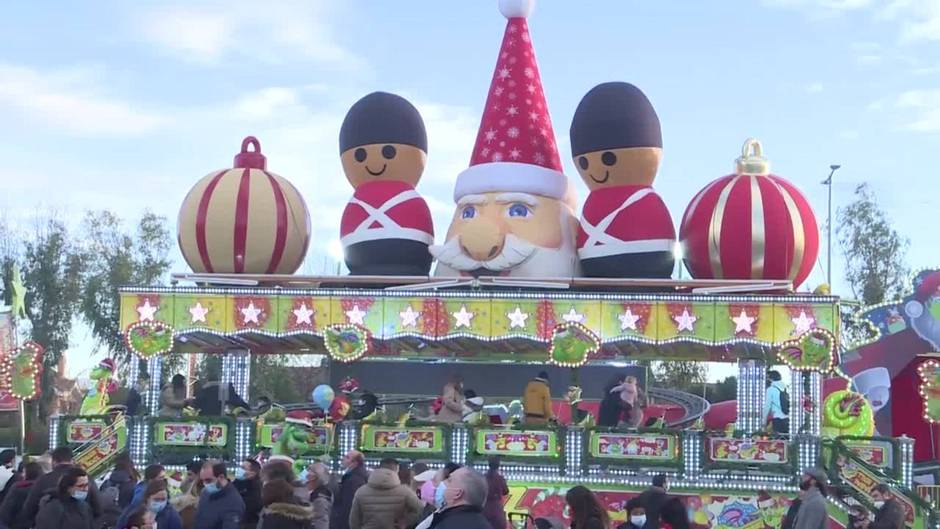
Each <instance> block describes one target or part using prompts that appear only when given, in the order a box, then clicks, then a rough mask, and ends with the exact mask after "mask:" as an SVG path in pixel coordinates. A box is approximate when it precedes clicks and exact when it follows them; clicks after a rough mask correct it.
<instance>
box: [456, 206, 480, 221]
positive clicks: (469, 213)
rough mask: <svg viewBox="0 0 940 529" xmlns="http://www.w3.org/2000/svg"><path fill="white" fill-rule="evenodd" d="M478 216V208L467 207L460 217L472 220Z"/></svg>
mask: <svg viewBox="0 0 940 529" xmlns="http://www.w3.org/2000/svg"><path fill="white" fill-rule="evenodd" d="M476 216H477V208H475V207H473V206H465V207H464V208H463V211H462V212H461V213H460V217H461V218H464V219H472V218H473V217H476Z"/></svg>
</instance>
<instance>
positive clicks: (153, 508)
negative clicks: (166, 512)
mask: <svg viewBox="0 0 940 529" xmlns="http://www.w3.org/2000/svg"><path fill="white" fill-rule="evenodd" d="M165 508H166V500H164V501H151V502H150V503H148V504H147V510H149V511H150V512H152V513H154V514H157V513H158V512H160V511H162V510H163V509H165Z"/></svg>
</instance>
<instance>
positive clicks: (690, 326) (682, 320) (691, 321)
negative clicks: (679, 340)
mask: <svg viewBox="0 0 940 529" xmlns="http://www.w3.org/2000/svg"><path fill="white" fill-rule="evenodd" d="M672 319H674V320H676V326H677V328H678V330H679V332H682V331H689V332H695V321H696V320H698V317H696V316H694V315H692V314H689V309H682V314H680V315H678V316H673V317H672Z"/></svg>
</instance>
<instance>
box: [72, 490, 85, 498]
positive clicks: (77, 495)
mask: <svg viewBox="0 0 940 529" xmlns="http://www.w3.org/2000/svg"><path fill="white" fill-rule="evenodd" d="M72 497H73V498H75V499H76V500H78V501H85V498H87V497H88V491H87V490H76V491H72Z"/></svg>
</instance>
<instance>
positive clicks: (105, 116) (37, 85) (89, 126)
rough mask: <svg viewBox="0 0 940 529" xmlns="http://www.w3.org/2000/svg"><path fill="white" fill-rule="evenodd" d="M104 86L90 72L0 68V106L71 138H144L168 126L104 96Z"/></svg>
mask: <svg viewBox="0 0 940 529" xmlns="http://www.w3.org/2000/svg"><path fill="white" fill-rule="evenodd" d="M105 84H106V80H104V79H100V74H98V73H97V72H93V71H86V70H64V71H40V70H37V69H34V68H29V67H25V66H19V65H14V64H0V105H3V106H7V107H8V108H9V109H10V110H11V112H13V113H18V114H20V115H22V116H23V117H24V118H26V119H31V120H35V121H38V122H40V123H42V124H43V125H45V126H48V127H51V128H53V129H57V130H60V131H64V132H66V133H68V134H73V135H77V136H126V135H137V134H144V133H147V132H150V131H152V130H154V129H156V128H158V127H160V126H163V125H165V124H166V123H167V122H168V120H167V118H166V117H165V116H163V115H160V114H156V113H152V112H149V111H147V110H144V109H142V108H139V107H137V106H135V105H133V104H132V103H130V102H128V101H125V100H122V99H120V98H118V97H115V96H111V95H108V94H105V93H104V91H103V90H102V89H101V88H100V87H102V86H104V85H105Z"/></svg>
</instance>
